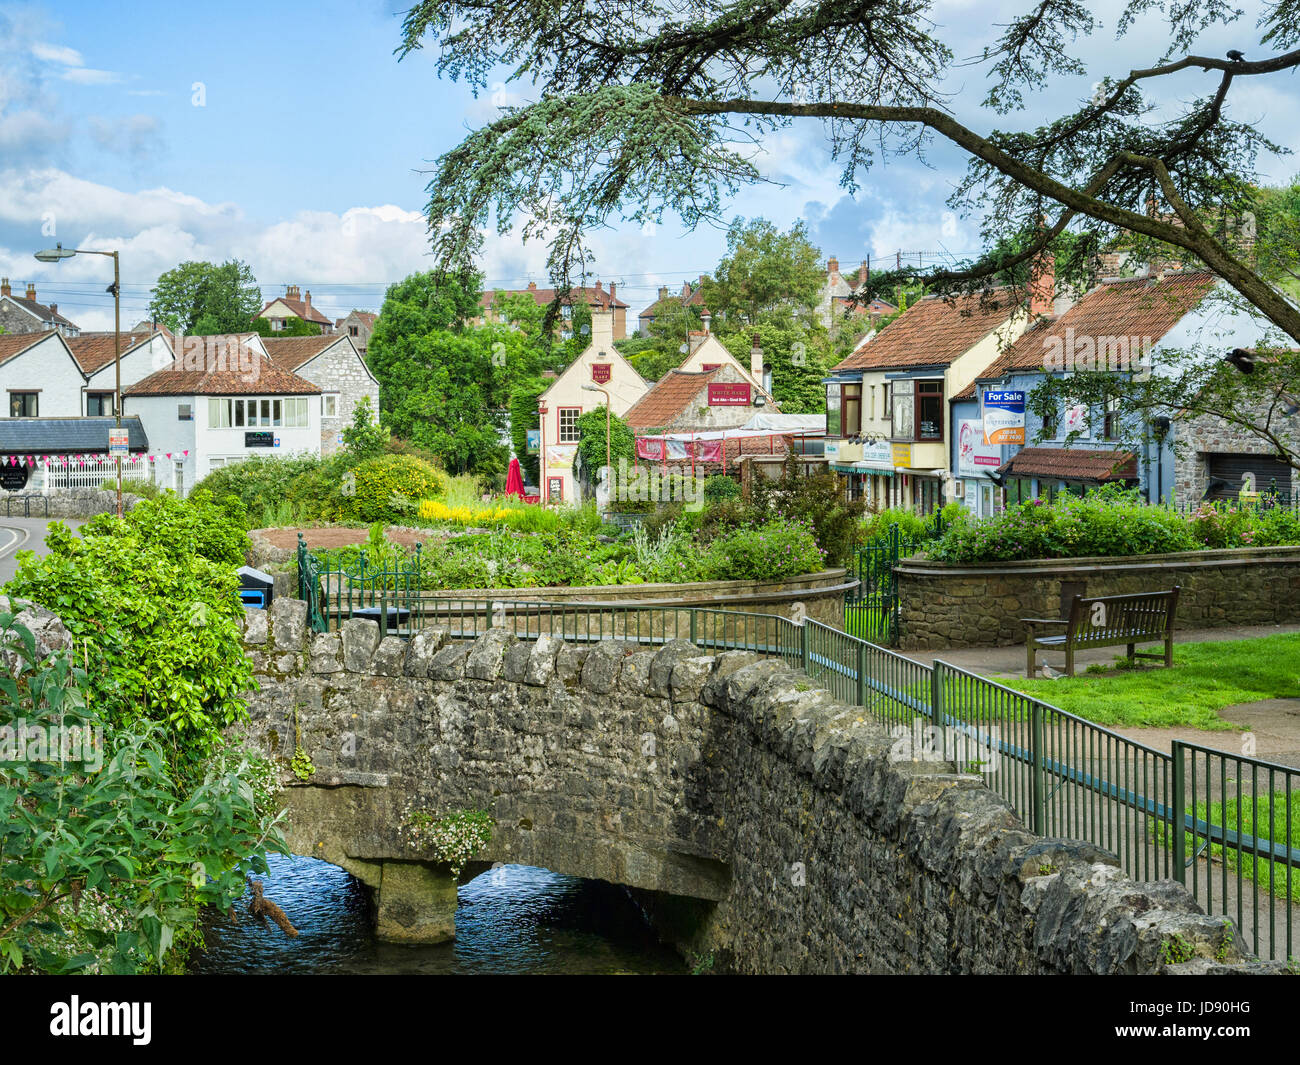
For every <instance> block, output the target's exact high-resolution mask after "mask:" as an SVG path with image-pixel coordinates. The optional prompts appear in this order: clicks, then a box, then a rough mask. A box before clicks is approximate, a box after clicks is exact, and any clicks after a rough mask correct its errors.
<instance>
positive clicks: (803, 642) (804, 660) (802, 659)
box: [799, 618, 808, 673]
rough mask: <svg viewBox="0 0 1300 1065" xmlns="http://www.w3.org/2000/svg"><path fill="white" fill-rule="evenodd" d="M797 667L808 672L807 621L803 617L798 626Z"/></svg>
mask: <svg viewBox="0 0 1300 1065" xmlns="http://www.w3.org/2000/svg"><path fill="white" fill-rule="evenodd" d="M799 667H800V668H801V669H802V670H803V671H804V672H805V673H807V672H808V621H807V619H806V618H805V619H804V621H803V623H802V624H801V625H800V626H799Z"/></svg>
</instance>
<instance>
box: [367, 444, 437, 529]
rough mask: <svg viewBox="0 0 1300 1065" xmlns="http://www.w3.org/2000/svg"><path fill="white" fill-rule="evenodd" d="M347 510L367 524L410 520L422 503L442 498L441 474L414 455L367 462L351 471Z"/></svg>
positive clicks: (380, 458)
mask: <svg viewBox="0 0 1300 1065" xmlns="http://www.w3.org/2000/svg"><path fill="white" fill-rule="evenodd" d="M349 473H350V475H351V478H352V480H351V483H350V484H349V485H348V488H349V489H350V494H349V492H348V491H344V493H343V494H344V496H345V498H346V499H347V501H348V502H347V504H346V505H345V510H346V511H349V512H350V513H351V514H355V516H356V517H358V518H360V519H361V520H362V521H365V522H372V521H394V522H402V521H408V522H409V521H410V520H411V519H412V518H413V517H414V516H415V514H416V512H417V510H418V507H419V504H420V501H421V500H427V499H434V498H436V497H438V496H440V495H442V493H443V490H444V484H443V479H442V476H441V474H439V472H438V471H437V470H436V469H434V468H433V467H432V466H430V465H429V464H428V463H427V462H422V461H421V460H420V459H417V458H414V457H413V456H411V455H383V456H381V457H379V458H372V459H366V460H365V461H364V462H362V463H359V464H358V465H357V467H356V468H355V469H353V470H351V471H349Z"/></svg>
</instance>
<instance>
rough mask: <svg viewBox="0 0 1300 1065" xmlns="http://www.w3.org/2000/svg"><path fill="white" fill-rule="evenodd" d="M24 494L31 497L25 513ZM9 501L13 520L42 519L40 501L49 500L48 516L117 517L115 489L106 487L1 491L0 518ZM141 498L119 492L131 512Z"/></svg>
mask: <svg viewBox="0 0 1300 1065" xmlns="http://www.w3.org/2000/svg"><path fill="white" fill-rule="evenodd" d="M24 495H26V496H29V497H31V505H30V507H29V508H28V509H27V510H26V511H24V509H23V503H22V497H23V496H24ZM7 499H12V500H13V503H12V504H10V505H9V514H10V516H12V517H15V518H21V517H30V518H44V517H45V504H44V503H42V502H41V500H42V499H45V500H48V501H49V508H50V510H49V516H50V518H51V519H54V518H92V517H94V516H95V515H96V514H116V513H117V489H116V488H114V489H113V490H112V491H109V490H108V489H106V488H67V489H59V490H58V491H52V492H50V494H49V495H46V496H43V495H41V493H40V492H14V493H9V492H0V515H3V514H4V508H5V500H7ZM140 499H141V497H140V496H136V495H132V494H131V493H130V492H123V493H122V509H123V511H127V510H130V509H131V508H132V507H134V506H135V505H136V504H137V503H139V502H140Z"/></svg>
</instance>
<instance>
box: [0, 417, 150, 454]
mask: <svg viewBox="0 0 1300 1065" xmlns="http://www.w3.org/2000/svg"><path fill="white" fill-rule="evenodd" d="M116 424H117V419H116V418H113V417H107V418H0V454H3V455H65V454H69V453H71V454H80V453H94V452H101V453H104V454H107V453H108V431H109V430H110V429H112V428H114V427H115V426H116ZM122 428H123V429H125V430H127V440H128V442H129V446H130V448H131V450H132V451H148V450H149V438H148V437H147V436H146V435H145V431H144V426H143V425H142V424H141V423H140V416H139V415H138V414H124V415H123V416H122Z"/></svg>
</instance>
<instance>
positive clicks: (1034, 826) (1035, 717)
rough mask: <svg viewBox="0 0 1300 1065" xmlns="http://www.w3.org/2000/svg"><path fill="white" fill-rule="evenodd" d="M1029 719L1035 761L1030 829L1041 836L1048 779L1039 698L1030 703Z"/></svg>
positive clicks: (1032, 757)
mask: <svg viewBox="0 0 1300 1065" xmlns="http://www.w3.org/2000/svg"><path fill="white" fill-rule="evenodd" d="M1029 721H1030V730H1029V743H1030V750H1029V756H1030V758H1031V759H1032V761H1033V776H1032V778H1031V780H1030V790H1031V794H1032V797H1033V810H1032V813H1033V817H1032V819H1031V822H1030V825H1029V828H1030V831H1032V832H1034V833H1035V834H1037V835H1039V836H1041V835H1043V833H1044V831H1045V825H1046V822H1047V816H1046V802H1047V781H1046V780H1045V779H1044V773H1043V708H1042V705H1041V704H1040V703H1039V702H1038V700H1037V699H1035V700H1033V701H1032V702H1031V703H1030V704H1029Z"/></svg>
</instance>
